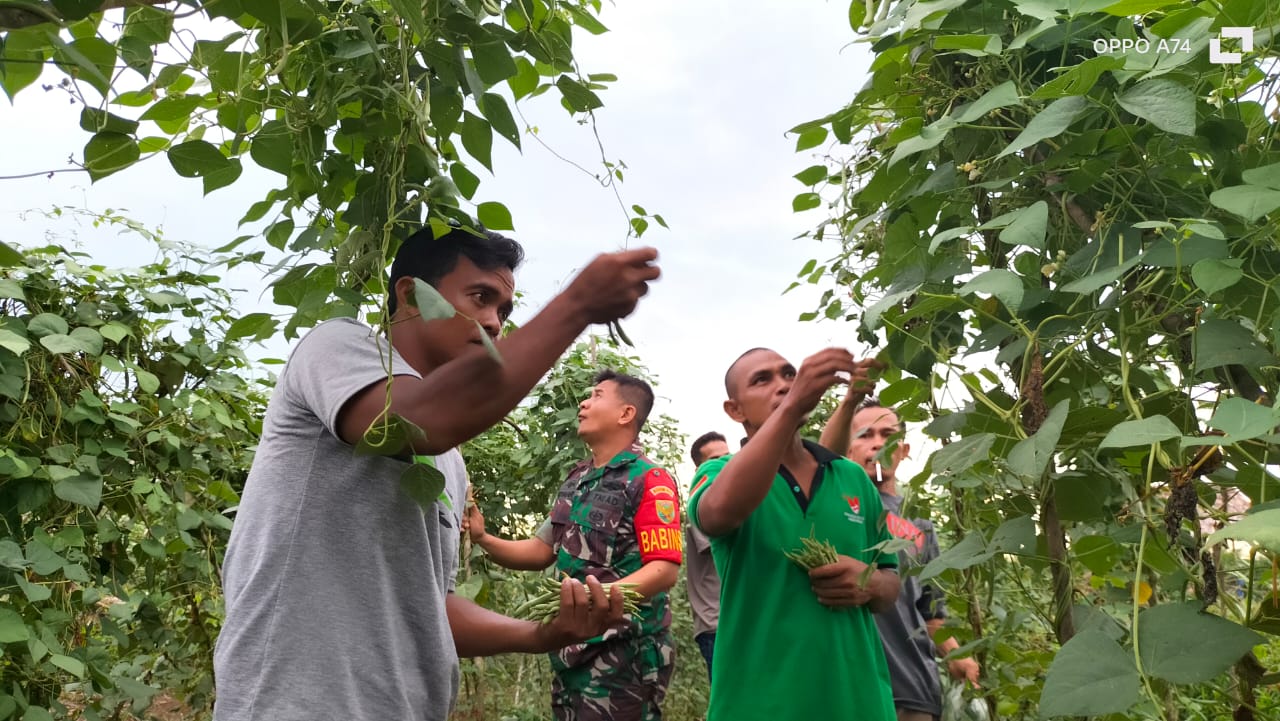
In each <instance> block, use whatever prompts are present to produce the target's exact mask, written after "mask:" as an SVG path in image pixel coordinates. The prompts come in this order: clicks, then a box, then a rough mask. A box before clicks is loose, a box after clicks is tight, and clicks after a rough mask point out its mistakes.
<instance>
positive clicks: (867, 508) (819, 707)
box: [689, 441, 898, 721]
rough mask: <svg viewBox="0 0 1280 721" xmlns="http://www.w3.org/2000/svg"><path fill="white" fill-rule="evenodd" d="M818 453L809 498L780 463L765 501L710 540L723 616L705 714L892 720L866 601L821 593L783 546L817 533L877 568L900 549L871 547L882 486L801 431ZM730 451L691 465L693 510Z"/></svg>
mask: <svg viewBox="0 0 1280 721" xmlns="http://www.w3.org/2000/svg"><path fill="white" fill-rule="evenodd" d="M805 447H806V448H807V449H808V450H809V452H810V453H811V454H813V456H814V458H815V459H817V461H818V463H819V468H818V472H817V475H816V476H815V478H814V484H813V487H812V489H811V491H810V498H809V499H808V500H807V501H806V499H805V497H804V495H803V493H801V491H800V488H799V486H798V485H797V484H796V483H795V481H794V479H793V478H792V477H791V474H790V473H789V472H788V471H787V469H786V468H779V469H778V470H779V472H778V474H777V475H776V476H774V478H773V486H772V487H771V488H770V489H769V494H768V495H767V496H765V499H764V501H763V502H762V503H761V504H760V506H759V507H758V508H757V509H756V510H755V511H754V512H753V513H752V514H751V515H750V516H749V517H748V518H747V520H746V521H744V522H743V524H742V525H741V526H739V527H738V528H737V529H736V530H733V531H731V532H729V533H728V534H726V535H724V536H717V537H713V538H712V539H711V554H712V556H713V557H714V558H715V562H716V569H717V570H718V571H719V572H720V581H721V589H720V625H719V627H718V628H717V630H716V648H715V659H714V664H715V669H716V672H715V674H714V677H713V678H712V680H711V704H710V708H709V709H708V710H707V721H751V720H753V719H760V720H761V721H788V720H790V719H795V720H796V721H812V720H813V719H859V721H893V720H894V719H896V718H897V716H896V713H895V711H894V708H893V691H892V688H891V687H890V685H889V668H888V666H887V665H886V664H885V658H884V649H883V647H882V646H881V643H880V635H879V632H878V631H877V630H876V625H875V621H874V619H873V618H872V614H871V611H870V609H868V608H866V607H860V608H849V609H840V610H831V609H828V608H827V607H825V606H823V605H822V604H820V603H818V599H817V597H816V596H815V595H814V594H813V590H812V588H811V587H810V584H809V576H808V574H806V573H805V572H804V571H803V570H802V569H801V568H800V567H799V566H797V565H795V564H794V563H792V562H791V561H790V560H788V559H787V557H786V556H785V555H784V554H785V553H786V552H787V551H791V550H794V549H796V548H798V547H799V546H800V539H801V538H804V537H807V536H809V534H810V533H813V535H815V536H816V537H817V538H818V539H819V540H826V541H829V542H830V543H831V544H832V545H834V546H835V547H836V550H837V552H839V553H840V554H841V555H845V556H850V557H852V558H856V559H858V560H860V561H862V562H864V563H869V564H874V565H876V566H879V567H881V568H894V567H896V566H897V564H898V561H897V554H895V553H889V554H880V553H878V552H877V551H868V550H867V549H869V548H870V547H871V546H874V545H876V544H878V543H881V542H884V541H888V540H890V539H891V538H892V535H891V534H890V533H889V530H888V528H887V526H886V523H885V513H884V509H883V507H882V506H881V503H880V494H879V493H878V492H877V491H876V488H875V486H874V485H873V484H872V483H871V481H870V480H869V479H868V478H867V474H866V472H865V471H863V470H862V468H861V467H860V466H858V464H856V463H853V462H852V461H849V460H847V459H844V458H841V457H839V456H836V455H835V454H833V453H832V452H830V451H828V450H827V449H825V448H823V447H821V446H819V445H817V444H815V443H810V442H808V441H806V442H805ZM730 458H732V456H724V457H721V458H717V459H714V460H711V461H708V462H706V463H704V464H702V465H701V466H700V467H699V468H698V470H697V472H696V473H695V474H694V486H693V491H692V493H691V495H690V497H689V520H690V522H691V523H693V524H694V525H696V526H698V527H699V528H701V525H700V523H699V521H698V501H699V499H701V497H702V494H703V493H705V492H706V489H707V488H709V487H710V486H711V484H712V483H714V482H715V479H716V476H717V475H719V473H720V471H721V470H723V469H724V467H725V464H726V463H728V462H729V460H730Z"/></svg>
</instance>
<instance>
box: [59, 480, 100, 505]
mask: <svg viewBox="0 0 1280 721" xmlns="http://www.w3.org/2000/svg"><path fill="white" fill-rule="evenodd" d="M53 495H55V496H57V497H58V498H61V499H62V500H64V501H67V502H69V503H75V504H78V505H81V506H85V507H87V508H89V509H96V508H97V507H98V504H100V503H101V502H102V479H101V478H94V477H92V476H84V475H79V474H77V475H75V476H73V477H71V478H64V479H62V480H60V481H58V482H56V483H54V484H53Z"/></svg>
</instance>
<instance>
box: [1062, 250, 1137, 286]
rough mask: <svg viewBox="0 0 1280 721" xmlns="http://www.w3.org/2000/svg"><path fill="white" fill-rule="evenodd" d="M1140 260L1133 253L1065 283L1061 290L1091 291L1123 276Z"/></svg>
mask: <svg viewBox="0 0 1280 721" xmlns="http://www.w3.org/2000/svg"><path fill="white" fill-rule="evenodd" d="M1141 261H1142V256H1140V255H1135V256H1133V257H1132V258H1129V259H1128V260H1126V261H1125V262H1123V263H1121V264H1119V265H1113V266H1111V267H1110V268H1104V269H1103V270H1100V271H1097V272H1095V273H1090V274H1089V275H1086V276H1085V277H1083V278H1078V279H1076V280H1073V281H1071V282H1070V283H1067V284H1066V285H1064V286H1062V290H1063V291H1065V292H1067V293H1081V294H1084V293H1092V292H1094V291H1095V290H1098V289H1099V288H1102V287H1103V286H1107V285H1111V284H1112V283H1115V282H1116V281H1118V280H1120V279H1121V278H1123V277H1124V274H1125V273H1128V272H1129V271H1130V270H1131V269H1132V268H1133V267H1134V266H1135V265H1137V264H1138V263H1140V262H1141Z"/></svg>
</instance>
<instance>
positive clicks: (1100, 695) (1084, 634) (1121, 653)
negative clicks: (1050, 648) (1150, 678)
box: [1040, 630, 1141, 719]
mask: <svg viewBox="0 0 1280 721" xmlns="http://www.w3.org/2000/svg"><path fill="white" fill-rule="evenodd" d="M1140 684H1141V679H1140V678H1139V677H1138V669H1137V667H1136V666H1135V665H1134V663H1133V654H1131V653H1129V652H1127V651H1125V650H1124V649H1123V648H1121V647H1120V644H1118V643H1116V642H1115V641H1113V640H1112V639H1110V638H1108V637H1107V636H1106V635H1105V634H1103V633H1102V632H1100V631H1094V630H1088V631H1081V632H1080V633H1077V634H1076V635H1075V636H1074V637H1073V638H1072V639H1071V640H1070V641H1067V642H1066V644H1064V645H1063V646H1062V648H1061V649H1059V650H1058V653H1057V655H1055V656H1054V657H1053V663H1051V664H1050V665H1049V671H1048V673H1046V674H1045V679H1044V690H1043V691H1041V693H1040V718H1042V719H1049V718H1055V717H1058V716H1101V715H1103V714H1110V713H1124V712H1125V711H1127V710H1128V709H1129V707H1131V706H1133V705H1134V704H1135V703H1137V702H1138V699H1139V698H1140V696H1141V693H1140Z"/></svg>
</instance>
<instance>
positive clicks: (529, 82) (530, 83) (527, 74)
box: [507, 57, 542, 101]
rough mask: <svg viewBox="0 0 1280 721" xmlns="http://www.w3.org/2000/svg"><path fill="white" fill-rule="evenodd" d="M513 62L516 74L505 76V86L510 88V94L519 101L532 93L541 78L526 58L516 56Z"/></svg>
mask: <svg viewBox="0 0 1280 721" xmlns="http://www.w3.org/2000/svg"><path fill="white" fill-rule="evenodd" d="M515 63H516V74H515V75H513V76H511V77H509V78H507V86H508V87H510V88H511V95H512V96H513V97H514V98H515V99H516V100H517V101H519V100H522V99H523V98H525V97H527V96H528V95H529V94H530V93H532V92H533V91H534V89H535V88H537V87H538V83H540V82H541V81H542V78H541V76H539V75H538V71H537V70H536V69H534V67H533V63H531V62H529V60H528V58H524V57H517V58H516V59H515Z"/></svg>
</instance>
